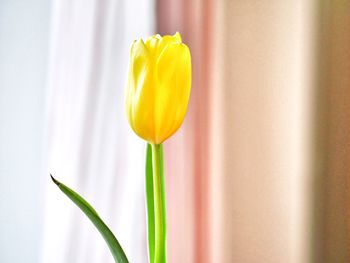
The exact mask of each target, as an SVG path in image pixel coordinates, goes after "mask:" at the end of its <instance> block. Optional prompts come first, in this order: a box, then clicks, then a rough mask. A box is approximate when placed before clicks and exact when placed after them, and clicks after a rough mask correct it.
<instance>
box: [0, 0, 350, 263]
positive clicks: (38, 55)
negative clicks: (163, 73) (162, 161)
mask: <svg viewBox="0 0 350 263" xmlns="http://www.w3.org/2000/svg"><path fill="white" fill-rule="evenodd" d="M176 31H179V32H180V33H181V35H182V37H183V41H184V42H185V43H187V44H188V45H189V47H190V50H191V53H192V62H193V87H192V93H191V99H190V105H189V112H188V114H187V116H186V119H185V121H184V124H183V126H182V128H181V129H180V131H179V132H178V133H176V135H175V136H173V137H172V138H171V139H169V140H168V141H166V143H165V145H164V147H165V156H166V187H167V189H166V190H167V210H168V254H169V262H174V263H175V262H198V263H199V262H200V263H205V262H208V263H216V262H224V263H231V262H239V263H255V262H259V263H261V262H267V263H274V262H276V263H277V262H291V263H299V262H300V263H306V262H317V263H320V262H325V263H328V262H332V263H334V262H349V260H350V255H349V248H350V243H349V241H350V232H349V231H350V228H349V227H350V210H349V209H350V202H349V200H350V199H349V198H350V196H349V191H348V188H349V186H350V181H349V177H350V136H349V134H350V1H348V0H336V1H332V0H319V1H317V0H285V1H278V0H263V1H257V0H245V1H239V0H180V1H179V0H141V1H140V0H128V1H127V0H69V1H68V0H51V1H44V0H28V1H20V0H0V211H1V212H0V262H2V263H21V262H28V263H37V262H43V263H47V262H50V263H83V262H84V263H86V262H87V263H94V262H105V263H109V262H110V263H112V262H113V260H112V258H111V256H110V255H109V251H108V248H107V246H106V245H105V243H104V241H103V239H102V238H101V237H100V236H99V234H98V232H97V231H96V230H95V229H94V227H93V226H92V225H91V223H90V222H89V221H88V220H87V219H86V218H85V217H84V216H83V215H82V214H81V212H80V211H78V209H77V208H76V207H75V206H74V205H73V204H71V202H70V201H69V200H68V199H67V198H66V197H64V196H63V195H62V193H60V192H59V190H58V189H57V188H56V187H55V186H54V185H53V184H52V182H50V179H49V174H50V173H52V174H53V175H54V176H56V177H57V178H58V179H59V180H61V181H63V182H64V183H66V184H67V185H69V186H71V187H72V188H73V189H76V190H77V191H78V192H79V193H81V194H82V195H83V196H84V197H86V199H87V200H88V201H89V202H90V203H91V204H92V205H93V206H94V207H95V208H96V210H97V211H99V213H100V215H101V217H102V218H103V219H105V221H106V223H107V224H108V225H109V226H111V228H112V229H113V230H114V233H115V234H116V236H117V237H118V239H119V241H120V242H121V244H122V246H123V247H124V249H125V251H126V254H127V255H128V257H129V259H130V262H147V250H146V246H147V243H146V230H145V229H146V216H145V199H144V195H145V194H144V159H145V143H144V142H143V141H142V140H141V139H139V138H138V137H137V136H136V135H135V134H134V133H133V132H132V130H131V129H130V128H129V126H128V123H127V120H126V117H125V113H124V87H125V82H126V70H127V64H128V56H129V47H130V44H131V43H132V41H133V40H134V39H138V38H141V37H143V38H145V37H147V36H149V35H152V34H154V33H157V32H158V33H161V34H174V33H175V32H176Z"/></svg>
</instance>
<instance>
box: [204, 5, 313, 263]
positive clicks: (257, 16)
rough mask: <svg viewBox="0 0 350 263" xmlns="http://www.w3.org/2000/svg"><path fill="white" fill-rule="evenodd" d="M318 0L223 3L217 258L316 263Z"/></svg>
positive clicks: (217, 103) (216, 127)
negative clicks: (314, 164) (313, 213)
mask: <svg viewBox="0 0 350 263" xmlns="http://www.w3.org/2000/svg"><path fill="white" fill-rule="evenodd" d="M313 11H314V7H313V4H312V1H303V0H285V1H280V0H266V1H252V0H247V1H238V0H231V1H229V0H227V1H218V2H217V5H216V12H217V13H216V20H215V27H216V30H215V32H216V43H215V48H214V50H215V54H214V58H216V62H215V63H216V67H215V68H216V69H217V70H216V72H215V77H214V81H213V82H214V83H212V85H213V86H214V87H215V90H216V92H215V93H214V92H213V101H212V103H213V107H212V108H213V109H214V112H213V125H212V132H211V134H212V135H213V136H212V139H211V143H212V147H213V149H215V150H214V152H215V153H217V154H216V156H213V165H212V167H213V168H212V177H211V178H212V184H213V186H214V187H213V189H214V191H213V196H212V200H213V205H212V207H213V210H214V211H213V220H214V222H215V223H214V224H213V225H214V229H213V232H212V234H213V256H214V257H213V260H212V262H224V263H225V262H227V263H229V262H249V263H255V262H256V263H260V262H269V263H274V262H276V263H277V262H278V263H280V262H291V263H295V262H308V261H309V258H310V251H311V250H310V249H311V248H310V240H311V231H310V217H311V212H310V209H311V193H310V187H311V186H310V181H311V179H312V175H311V149H312V145H311V132H312V128H313V126H312V122H311V113H312V106H311V96H310V94H312V92H313V60H312V58H313V52H312V48H313V44H314V34H315V27H314V23H313V22H314V13H313Z"/></svg>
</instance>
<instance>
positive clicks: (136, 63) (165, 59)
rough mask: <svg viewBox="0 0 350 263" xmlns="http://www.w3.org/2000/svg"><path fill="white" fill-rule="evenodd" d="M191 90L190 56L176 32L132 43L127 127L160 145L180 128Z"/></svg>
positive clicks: (127, 100) (127, 92)
mask: <svg viewBox="0 0 350 263" xmlns="http://www.w3.org/2000/svg"><path fill="white" fill-rule="evenodd" d="M190 91H191V54H190V51H189V48H188V47H187V46H186V45H185V44H184V43H182V40H181V36H180V34H179V33H178V32H177V33H176V34H175V35H173V36H168V35H167V36H163V37H161V36H160V35H155V36H151V37H149V38H148V39H147V40H146V42H144V41H143V40H142V39H140V40H137V41H134V43H133V44H132V46H131V51H130V64H129V72H128V81H127V89H126V112H127V117H128V121H129V123H130V126H131V127H132V129H133V130H134V131H135V133H136V134H137V135H138V136H140V137H141V138H143V139H144V140H146V141H148V142H150V143H153V144H160V143H162V142H163V141H164V140H166V139H167V138H169V137H170V136H171V135H172V134H174V133H175V132H176V130H177V129H178V128H179V127H180V126H181V124H182V122H183V119H184V117H185V114H186V111H187V105H188V100H189V97H190Z"/></svg>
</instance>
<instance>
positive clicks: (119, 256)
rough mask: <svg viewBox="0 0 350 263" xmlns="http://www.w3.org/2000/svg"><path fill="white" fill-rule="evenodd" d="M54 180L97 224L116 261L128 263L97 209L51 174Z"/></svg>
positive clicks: (117, 262)
mask: <svg viewBox="0 0 350 263" xmlns="http://www.w3.org/2000/svg"><path fill="white" fill-rule="evenodd" d="M50 176H51V179H52V181H53V182H54V183H55V184H56V185H57V186H58V188H59V189H60V190H61V191H62V192H63V193H64V194H65V195H66V196H68V197H69V199H71V200H72V201H73V202H74V203H75V204H76V205H77V206H78V207H79V208H80V209H81V211H83V212H84V214H85V215H86V216H87V217H88V218H89V219H90V220H91V222H92V223H93V224H94V225H95V227H96V228H97V229H98V231H99V232H100V233H101V235H102V237H103V238H104V240H105V241H106V243H107V245H108V247H109V250H110V251H111V253H112V255H113V258H114V260H115V262H116V263H128V262H129V261H128V259H127V257H126V255H125V253H124V251H123V249H122V247H121V246H120V244H119V242H118V240H117V239H116V237H115V236H114V235H113V233H112V231H111V230H110V229H109V228H108V226H107V225H106V224H105V223H104V222H103V221H102V219H101V218H100V216H99V215H98V214H97V212H96V211H95V209H94V208H93V207H92V206H91V205H90V204H89V203H88V202H87V201H85V200H84V198H82V197H81V196H80V195H79V194H78V193H76V192H75V191H73V190H72V189H70V188H69V187H67V186H65V185H64V184H62V183H60V182H59V181H57V180H56V179H55V178H53V176H52V175H51V174H50Z"/></svg>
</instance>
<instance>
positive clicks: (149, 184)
mask: <svg viewBox="0 0 350 263" xmlns="http://www.w3.org/2000/svg"><path fill="white" fill-rule="evenodd" d="M146 201H147V202H146V204H147V227H148V231H147V236H148V255H149V262H151V263H154V251H155V237H154V190H153V168H152V145H150V144H149V143H147V151H146Z"/></svg>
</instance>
